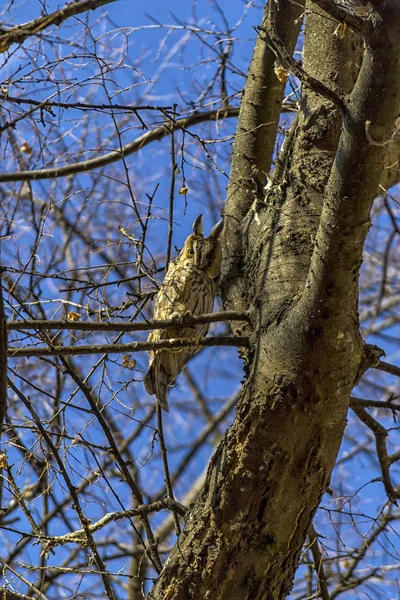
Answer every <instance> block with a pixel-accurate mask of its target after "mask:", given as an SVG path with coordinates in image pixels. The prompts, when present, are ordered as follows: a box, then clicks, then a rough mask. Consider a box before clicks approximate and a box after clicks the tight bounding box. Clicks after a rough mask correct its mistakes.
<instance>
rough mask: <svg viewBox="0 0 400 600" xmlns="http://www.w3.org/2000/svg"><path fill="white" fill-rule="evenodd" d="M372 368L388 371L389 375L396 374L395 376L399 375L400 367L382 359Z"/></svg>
mask: <svg viewBox="0 0 400 600" xmlns="http://www.w3.org/2000/svg"><path fill="white" fill-rule="evenodd" d="M373 368H374V369H378V370H379V371H384V372H385V373H390V375H396V376H397V377H400V367H397V366H396V365H391V364H390V363H387V362H384V361H383V360H380V361H379V362H378V364H377V365H376V367H373Z"/></svg>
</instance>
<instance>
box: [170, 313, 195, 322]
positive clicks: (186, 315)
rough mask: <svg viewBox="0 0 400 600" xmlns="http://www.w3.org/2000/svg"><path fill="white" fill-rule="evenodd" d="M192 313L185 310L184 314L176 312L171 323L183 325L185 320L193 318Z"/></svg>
mask: <svg viewBox="0 0 400 600" xmlns="http://www.w3.org/2000/svg"><path fill="white" fill-rule="evenodd" d="M192 316H193V315H192V311H191V310H185V311H183V312H174V313H172V315H171V316H170V319H171V321H173V322H174V323H177V325H182V323H183V322H184V321H185V319H187V318H189V317H192Z"/></svg>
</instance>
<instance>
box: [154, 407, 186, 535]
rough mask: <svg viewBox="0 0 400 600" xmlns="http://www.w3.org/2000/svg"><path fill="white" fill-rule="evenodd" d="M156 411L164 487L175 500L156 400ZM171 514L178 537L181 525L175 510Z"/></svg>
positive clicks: (160, 411)
mask: <svg viewBox="0 0 400 600" xmlns="http://www.w3.org/2000/svg"><path fill="white" fill-rule="evenodd" d="M156 411H157V429H158V439H159V444H160V450H161V461H162V465H163V471H164V481H165V487H166V489H167V494H168V498H170V499H171V500H173V501H175V498H174V491H173V489H172V484H171V476H170V473H169V466H168V460H167V447H166V445H165V440H164V431H163V422H162V408H161V406H160V403H159V402H157V407H156ZM172 515H173V519H174V524H175V532H176V535H177V536H178V537H179V535H180V533H181V526H180V523H179V518H178V513H177V512H176V511H175V510H173V512H172Z"/></svg>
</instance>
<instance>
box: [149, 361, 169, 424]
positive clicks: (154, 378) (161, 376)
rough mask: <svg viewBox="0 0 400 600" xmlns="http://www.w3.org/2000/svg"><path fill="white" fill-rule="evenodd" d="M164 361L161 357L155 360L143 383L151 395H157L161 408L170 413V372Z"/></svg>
mask: <svg viewBox="0 0 400 600" xmlns="http://www.w3.org/2000/svg"><path fill="white" fill-rule="evenodd" d="M164 361H165V357H164ZM164 361H163V360H161V357H160V356H156V358H155V360H154V361H153V362H152V363H151V365H150V366H149V370H148V371H147V373H146V375H145V378H144V380H143V383H144V387H145V388H146V390H147V392H148V393H149V394H150V395H153V394H155V396H156V398H157V401H158V402H159V404H160V406H161V408H162V409H163V410H165V412H169V406H168V397H167V396H168V385H169V383H170V378H169V377H168V372H167V371H166V369H165V365H164V364H163V362H164Z"/></svg>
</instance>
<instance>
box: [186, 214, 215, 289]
mask: <svg viewBox="0 0 400 600" xmlns="http://www.w3.org/2000/svg"><path fill="white" fill-rule="evenodd" d="M202 221H203V215H199V216H198V217H197V219H196V220H195V222H194V223H193V233H192V234H191V235H189V237H188V238H187V239H186V242H185V245H184V247H183V248H182V251H181V253H180V256H179V259H180V261H182V262H184V264H186V265H188V266H189V265H190V266H192V265H193V267H195V268H197V269H199V270H201V271H203V272H205V273H207V275H208V276H209V277H211V279H215V278H216V277H218V275H219V272H220V268H221V258H222V249H221V242H220V241H219V239H218V238H219V235H220V233H221V231H222V229H223V226H224V223H223V221H222V220H221V221H219V222H218V223H217V224H216V225H214V227H213V228H212V230H211V233H210V235H209V236H208V237H207V238H205V237H204V234H203V223H202Z"/></svg>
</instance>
